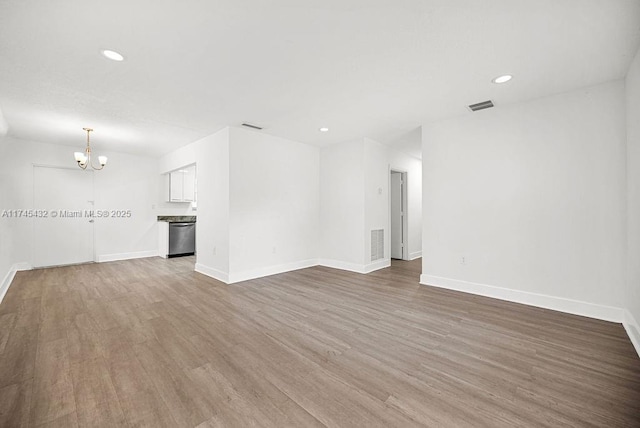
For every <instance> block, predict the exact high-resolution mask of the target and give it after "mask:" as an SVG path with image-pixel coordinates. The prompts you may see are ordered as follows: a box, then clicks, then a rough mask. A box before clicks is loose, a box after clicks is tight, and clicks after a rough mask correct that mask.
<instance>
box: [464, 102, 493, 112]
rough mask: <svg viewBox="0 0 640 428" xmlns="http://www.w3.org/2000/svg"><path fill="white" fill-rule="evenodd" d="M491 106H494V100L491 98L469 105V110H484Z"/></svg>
mask: <svg viewBox="0 0 640 428" xmlns="http://www.w3.org/2000/svg"><path fill="white" fill-rule="evenodd" d="M491 107H493V102H492V101H491V100H487V101H483V102H481V103H476V104H471V105H470V106H469V110H471V111H478V110H484V109H486V108H491Z"/></svg>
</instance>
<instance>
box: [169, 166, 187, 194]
mask: <svg viewBox="0 0 640 428" xmlns="http://www.w3.org/2000/svg"><path fill="white" fill-rule="evenodd" d="M183 182H184V174H183V173H182V171H181V170H178V171H175V172H172V173H171V175H170V176H169V200H170V201H171V202H182V201H183V198H184V193H183V191H182V188H183Z"/></svg>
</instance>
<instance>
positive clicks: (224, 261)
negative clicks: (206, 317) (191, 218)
mask: <svg viewBox="0 0 640 428" xmlns="http://www.w3.org/2000/svg"><path fill="white" fill-rule="evenodd" d="M193 163H195V164H196V174H197V185H198V209H197V211H195V212H191V211H190V208H185V207H183V206H182V205H183V204H178V205H180V207H178V208H173V205H174V204H169V203H167V204H166V205H168V207H165V206H164V205H162V199H161V198H162V192H159V193H158V194H157V198H158V200H159V201H160V202H159V212H160V214H161V215H183V214H189V215H193V214H195V215H197V222H196V270H197V271H198V272H201V273H204V274H206V275H209V276H212V277H214V278H217V279H219V280H221V281H225V282H229V259H230V256H229V254H230V253H229V226H230V223H229V128H225V129H223V130H221V131H219V132H217V133H215V134H213V135H209V136H207V137H205V138H202V139H201V140H198V141H196V142H194V143H191V144H189V145H187V146H184V147H182V148H180V149H178V150H176V151H174V152H171V153H169V154H167V155H165V156H163V157H162V158H160V159H159V160H158V171H157V174H158V175H160V174H162V173H166V172H168V171H172V170H175V169H178V168H180V167H183V166H185V165H190V164H193Z"/></svg>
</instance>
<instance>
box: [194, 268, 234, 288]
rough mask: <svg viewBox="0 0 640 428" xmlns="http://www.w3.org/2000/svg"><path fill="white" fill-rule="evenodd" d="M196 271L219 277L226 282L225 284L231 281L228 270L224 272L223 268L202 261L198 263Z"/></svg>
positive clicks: (218, 278) (215, 277)
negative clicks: (210, 265) (213, 266)
mask: <svg viewBox="0 0 640 428" xmlns="http://www.w3.org/2000/svg"><path fill="white" fill-rule="evenodd" d="M195 271H196V272H198V273H201V274H203V275H206V276H209V277H211V278H213V279H217V280H218V281H221V282H224V283H225V284H228V283H229V274H228V273H227V272H222V271H221V270H218V269H214V268H212V267H209V266H206V265H203V264H202V263H196V268H195Z"/></svg>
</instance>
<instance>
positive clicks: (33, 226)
mask: <svg viewBox="0 0 640 428" xmlns="http://www.w3.org/2000/svg"><path fill="white" fill-rule="evenodd" d="M31 165H32V167H31V206H32V207H33V208H35V206H36V168H52V169H66V170H74V171H76V170H79V168H78V167H77V166H76V167H73V166H60V165H50V164H41V163H32V164H31ZM80 171H82V170H80ZM82 172H88V173H90V174H91V190H92V193H93V195H92V197H93V200H92V201H88V202H91V204H92V205H93V206H94V209H95V190H96V189H95V175H94V174H93V172H94V171H93V170H84V171H82ZM35 222H36V218H33V219H32V220H31V249H30V255H29V256H30V257H29V258H30V259H31V266H32V267H34V268H38V266H36V265H35V261H36V260H35V252H34V250H35V248H36V245H38V242H37V236H36V224H35ZM91 237H92V242H93V245H92V253H93V260H92V261H91V262H88V263H95V262H96V223H95V219H94V221H93V222H92V223H91ZM84 263H87V262H80V263H70V264H67V265H57V266H73V265H76V264H84ZM43 267H45V268H49V267H56V266H43Z"/></svg>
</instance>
